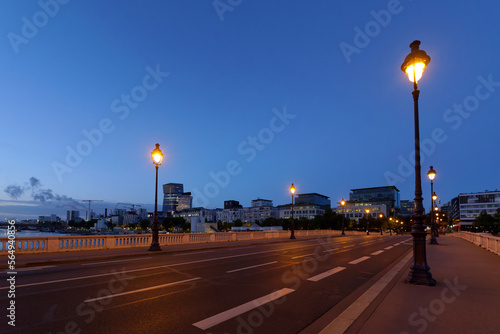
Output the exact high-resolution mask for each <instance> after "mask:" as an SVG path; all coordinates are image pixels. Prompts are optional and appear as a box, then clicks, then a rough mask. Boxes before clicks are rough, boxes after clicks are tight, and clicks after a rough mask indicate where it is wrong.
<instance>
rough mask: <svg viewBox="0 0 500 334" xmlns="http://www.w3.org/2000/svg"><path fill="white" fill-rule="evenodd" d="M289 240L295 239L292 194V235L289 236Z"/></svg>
mask: <svg viewBox="0 0 500 334" xmlns="http://www.w3.org/2000/svg"><path fill="white" fill-rule="evenodd" d="M290 239H295V225H294V222H293V193H292V233H291V235H290Z"/></svg>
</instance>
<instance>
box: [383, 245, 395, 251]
mask: <svg viewBox="0 0 500 334" xmlns="http://www.w3.org/2000/svg"><path fill="white" fill-rule="evenodd" d="M391 248H394V246H388V247H385V248H384V249H385V250H389V249H391Z"/></svg>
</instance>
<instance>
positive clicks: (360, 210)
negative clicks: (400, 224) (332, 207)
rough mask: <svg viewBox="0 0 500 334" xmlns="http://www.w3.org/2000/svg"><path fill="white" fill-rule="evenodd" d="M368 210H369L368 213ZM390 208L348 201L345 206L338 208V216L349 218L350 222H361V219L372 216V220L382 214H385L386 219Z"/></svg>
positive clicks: (383, 205) (382, 205)
mask: <svg viewBox="0 0 500 334" xmlns="http://www.w3.org/2000/svg"><path fill="white" fill-rule="evenodd" d="M366 210H369V212H368V213H367V212H366ZM389 211H390V210H389V208H387V206H386V205H385V204H369V203H363V202H361V203H359V202H356V203H353V202H350V201H346V204H345V205H344V206H340V205H339V206H338V207H337V214H339V215H344V217H347V218H349V219H350V220H354V221H359V220H360V219H361V218H363V217H366V216H367V215H370V216H371V217H372V218H378V217H379V215H380V214H383V215H384V216H385V217H392V216H387V214H388V212H389Z"/></svg>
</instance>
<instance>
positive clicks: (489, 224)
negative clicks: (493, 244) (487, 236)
mask: <svg viewBox="0 0 500 334" xmlns="http://www.w3.org/2000/svg"><path fill="white" fill-rule="evenodd" d="M472 226H473V227H474V228H475V229H476V230H478V231H488V232H493V231H494V230H496V228H495V217H493V216H491V215H489V214H488V213H486V211H485V210H483V211H481V213H480V214H479V216H477V218H476V219H475V220H474V222H473V223H472Z"/></svg>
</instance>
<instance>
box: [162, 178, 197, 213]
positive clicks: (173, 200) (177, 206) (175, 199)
mask: <svg viewBox="0 0 500 334" xmlns="http://www.w3.org/2000/svg"><path fill="white" fill-rule="evenodd" d="M192 204H193V197H192V196H191V193H190V192H186V193H185V192H184V185H183V184H182V183H167V184H164V185H163V208H162V212H163V215H164V216H171V215H172V214H173V213H174V212H175V211H181V210H184V209H189V208H191V207H192Z"/></svg>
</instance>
